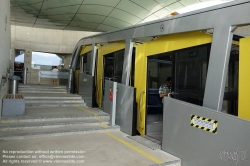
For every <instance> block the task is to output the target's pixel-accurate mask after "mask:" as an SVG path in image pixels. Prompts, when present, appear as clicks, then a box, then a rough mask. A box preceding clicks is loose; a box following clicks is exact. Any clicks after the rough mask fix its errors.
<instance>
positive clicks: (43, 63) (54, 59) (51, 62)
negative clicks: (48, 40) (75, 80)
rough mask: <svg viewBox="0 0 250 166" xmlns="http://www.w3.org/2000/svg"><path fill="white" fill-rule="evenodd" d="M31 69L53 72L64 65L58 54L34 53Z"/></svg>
mask: <svg viewBox="0 0 250 166" xmlns="http://www.w3.org/2000/svg"><path fill="white" fill-rule="evenodd" d="M31 61H32V62H31V67H32V68H33V69H40V70H51V69H52V67H53V66H59V65H61V64H62V62H63V59H62V58H61V57H59V56H58V55H56V54H51V53H44V52H34V51H32V60H31Z"/></svg>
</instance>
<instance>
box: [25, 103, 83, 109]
mask: <svg viewBox="0 0 250 166" xmlns="http://www.w3.org/2000/svg"><path fill="white" fill-rule="evenodd" d="M25 107H26V108H30V107H86V103H84V102H83V103H33V104H25Z"/></svg>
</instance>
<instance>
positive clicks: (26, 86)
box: [18, 84, 66, 88]
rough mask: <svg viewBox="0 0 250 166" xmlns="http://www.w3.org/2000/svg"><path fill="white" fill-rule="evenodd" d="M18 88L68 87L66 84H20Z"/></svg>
mask: <svg viewBox="0 0 250 166" xmlns="http://www.w3.org/2000/svg"><path fill="white" fill-rule="evenodd" d="M18 88H66V86H60V85H37V84H33V85H32V84H26V85H24V84H19V85H18Z"/></svg>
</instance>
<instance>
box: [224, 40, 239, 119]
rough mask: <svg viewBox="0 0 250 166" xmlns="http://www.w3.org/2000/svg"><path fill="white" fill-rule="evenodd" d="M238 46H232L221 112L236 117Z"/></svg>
mask: <svg viewBox="0 0 250 166" xmlns="http://www.w3.org/2000/svg"><path fill="white" fill-rule="evenodd" d="M238 85H239V46H238V45H234V44H233V45H232V48H231V54H230V59H229V64H228V74H227V81H226V86H225V93H224V100H223V105H222V112H224V113H228V114H231V115H235V116H238Z"/></svg>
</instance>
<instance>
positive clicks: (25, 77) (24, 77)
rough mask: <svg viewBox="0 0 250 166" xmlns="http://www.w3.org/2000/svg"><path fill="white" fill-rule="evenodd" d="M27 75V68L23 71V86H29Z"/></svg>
mask: <svg viewBox="0 0 250 166" xmlns="http://www.w3.org/2000/svg"><path fill="white" fill-rule="evenodd" d="M27 73H28V68H27V67H25V68H24V70H23V84H27Z"/></svg>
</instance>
